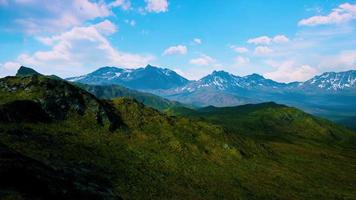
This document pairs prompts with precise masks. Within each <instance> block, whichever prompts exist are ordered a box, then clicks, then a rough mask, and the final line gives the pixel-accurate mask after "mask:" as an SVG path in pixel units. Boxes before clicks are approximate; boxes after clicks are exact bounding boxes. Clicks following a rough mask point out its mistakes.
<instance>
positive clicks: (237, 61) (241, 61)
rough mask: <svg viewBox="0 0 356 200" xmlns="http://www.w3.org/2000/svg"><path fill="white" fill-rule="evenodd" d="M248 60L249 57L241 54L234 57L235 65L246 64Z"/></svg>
mask: <svg viewBox="0 0 356 200" xmlns="http://www.w3.org/2000/svg"><path fill="white" fill-rule="evenodd" d="M249 62H250V59H249V58H246V57H242V56H237V57H236V58H235V65H236V66H241V65H246V64H248V63H249Z"/></svg>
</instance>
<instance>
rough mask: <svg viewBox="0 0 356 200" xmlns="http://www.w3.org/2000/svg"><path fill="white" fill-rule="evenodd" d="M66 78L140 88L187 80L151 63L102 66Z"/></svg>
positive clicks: (177, 84) (167, 86)
mask: <svg viewBox="0 0 356 200" xmlns="http://www.w3.org/2000/svg"><path fill="white" fill-rule="evenodd" d="M67 80H68V81H75V82H80V83H85V84H92V85H103V84H118V85H123V86H125V87H128V88H132V89H140V90H156V89H170V88H176V87H180V86H183V85H185V84H187V83H188V82H189V81H188V80H187V79H185V78H183V77H181V76H180V75H178V74H177V73H176V72H174V71H172V70H169V69H162V68H158V67H154V66H151V65H147V66H146V67H145V68H138V69H121V68H116V67H103V68H100V69H98V70H96V71H94V72H92V73H90V74H87V75H84V76H79V77H73V78H68V79H67Z"/></svg>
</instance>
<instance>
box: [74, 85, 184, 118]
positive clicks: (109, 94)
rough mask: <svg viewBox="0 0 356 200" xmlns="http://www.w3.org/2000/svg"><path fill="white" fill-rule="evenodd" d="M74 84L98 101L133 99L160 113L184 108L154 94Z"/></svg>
mask: <svg viewBox="0 0 356 200" xmlns="http://www.w3.org/2000/svg"><path fill="white" fill-rule="evenodd" d="M75 84H76V85H78V86H79V87H81V88H82V89H84V90H86V91H88V92H90V93H92V94H94V95H95V96H96V97H97V98H100V99H114V98H117V97H126V98H131V99H135V100H137V101H138V102H140V103H143V104H145V105H146V106H149V107H152V108H155V109H157V110H162V111H163V110H167V109H169V108H172V107H184V106H186V105H183V104H181V103H179V102H176V101H170V100H168V99H165V98H162V97H159V96H156V95H154V94H150V93H145V92H139V91H136V90H131V89H128V88H125V87H122V86H119V85H86V84H80V83H75Z"/></svg>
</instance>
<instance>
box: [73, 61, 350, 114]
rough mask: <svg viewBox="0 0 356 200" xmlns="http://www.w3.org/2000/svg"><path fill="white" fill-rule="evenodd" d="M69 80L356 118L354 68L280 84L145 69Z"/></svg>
mask: <svg viewBox="0 0 356 200" xmlns="http://www.w3.org/2000/svg"><path fill="white" fill-rule="evenodd" d="M67 80H68V81H75V82H80V83H85V84H91V85H108V84H118V85H122V86H125V87H128V88H131V89H136V90H140V91H144V92H149V93H153V94H155V95H158V96H161V97H164V98H167V99H170V100H174V101H178V102H181V103H184V104H188V105H192V106H196V107H203V106H209V105H213V106H220V107H223V106H236V105H243V104H247V103H258V102H268V101H274V102H277V103H283V104H287V105H290V106H295V107H298V108H300V109H303V110H305V111H307V112H309V113H312V114H316V115H319V116H323V117H327V118H329V119H332V120H342V119H344V118H349V117H352V116H356V105H355V103H354V102H356V70H350V71H345V72H326V73H323V74H321V75H318V76H315V77H313V78H311V79H310V80H307V81H305V82H292V83H280V82H277V81H273V80H271V79H266V78H264V77H263V76H261V75H259V74H251V75H247V76H242V77H241V76H236V75H233V74H231V73H228V72H225V71H214V72H212V73H211V74H209V75H207V76H205V77H203V78H201V79H200V80H197V81H189V80H187V79H186V78H184V77H182V76H180V75H179V74H177V73H175V72H174V71H172V70H169V69H166V68H159V67H154V66H151V65H148V66H147V67H145V68H138V69H122V68H116V67H104V68H100V69H98V70H96V71H94V72H92V73H90V74H87V75H83V76H79V77H73V78H68V79H67Z"/></svg>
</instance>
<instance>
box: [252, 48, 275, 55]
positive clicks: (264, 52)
mask: <svg viewBox="0 0 356 200" xmlns="http://www.w3.org/2000/svg"><path fill="white" fill-rule="evenodd" d="M272 52H273V49H271V48H269V47H266V46H258V47H256V48H255V51H254V54H255V55H259V56H262V55H268V54H270V53H272Z"/></svg>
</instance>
